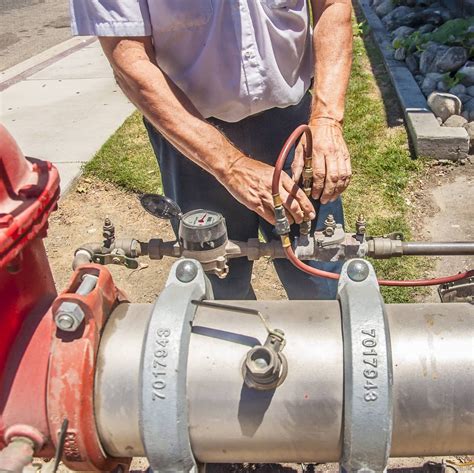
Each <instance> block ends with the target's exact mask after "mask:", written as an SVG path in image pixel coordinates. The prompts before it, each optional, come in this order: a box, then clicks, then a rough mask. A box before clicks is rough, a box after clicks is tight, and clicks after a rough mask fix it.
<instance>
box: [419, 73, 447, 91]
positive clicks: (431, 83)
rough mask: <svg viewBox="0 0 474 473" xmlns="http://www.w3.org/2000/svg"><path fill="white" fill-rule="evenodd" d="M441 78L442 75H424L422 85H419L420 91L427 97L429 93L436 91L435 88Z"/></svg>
mask: <svg viewBox="0 0 474 473" xmlns="http://www.w3.org/2000/svg"><path fill="white" fill-rule="evenodd" d="M442 77H443V75H442V74H437V73H436V72H430V73H429V74H426V76H425V78H424V80H423V83H422V84H421V91H422V92H423V93H424V94H425V95H426V96H427V97H428V95H430V94H431V92H434V91H435V90H436V86H437V84H438V82H439V81H440V79H441V78H442Z"/></svg>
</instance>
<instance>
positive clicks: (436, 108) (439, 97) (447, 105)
mask: <svg viewBox="0 0 474 473" xmlns="http://www.w3.org/2000/svg"><path fill="white" fill-rule="evenodd" d="M473 105H474V102H473ZM428 106H429V107H430V109H431V111H432V112H433V113H434V114H435V115H436V116H437V117H440V118H441V120H443V122H445V121H446V120H447V119H448V118H449V117H450V116H451V115H460V114H461V108H462V104H461V100H459V98H458V97H456V96H455V95H452V94H447V93H443V92H432V93H431V94H430V96H429V97H428Z"/></svg>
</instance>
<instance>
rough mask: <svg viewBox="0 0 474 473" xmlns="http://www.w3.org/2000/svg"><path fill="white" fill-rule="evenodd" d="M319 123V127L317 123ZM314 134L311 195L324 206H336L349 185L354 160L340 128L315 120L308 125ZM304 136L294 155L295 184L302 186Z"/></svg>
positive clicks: (334, 124)
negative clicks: (352, 160) (300, 183)
mask: <svg viewBox="0 0 474 473" xmlns="http://www.w3.org/2000/svg"><path fill="white" fill-rule="evenodd" d="M318 121H319V123H318ZM309 127H310V128H311V132H312V134H313V150H312V151H313V188H312V191H311V195H312V197H313V198H314V199H320V200H321V203H322V204H327V203H328V202H333V201H334V200H336V199H337V197H338V196H339V195H341V193H342V192H344V191H345V190H346V188H347V186H348V185H349V182H350V178H351V175H352V171H351V158H350V156H349V151H348V149H347V145H346V142H345V141H344V138H343V136H342V128H341V126H340V124H339V123H338V122H336V121H332V120H331V119H326V118H324V119H316V120H315V124H313V125H311V124H310V125H309ZM305 146H306V139H305V135H303V136H302V138H301V140H300V142H299V144H298V146H297V147H296V151H295V159H294V161H293V164H292V166H291V170H292V172H293V180H294V182H295V183H298V182H299V179H300V177H301V173H302V171H303V164H304V147H305Z"/></svg>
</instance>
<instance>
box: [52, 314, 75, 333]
mask: <svg viewBox="0 0 474 473" xmlns="http://www.w3.org/2000/svg"><path fill="white" fill-rule="evenodd" d="M73 326H74V319H73V318H72V317H71V316H70V315H69V314H59V315H58V316H57V317H56V327H58V328H59V329H61V330H64V331H65V332H68V331H70V330H71V329H72V327H73Z"/></svg>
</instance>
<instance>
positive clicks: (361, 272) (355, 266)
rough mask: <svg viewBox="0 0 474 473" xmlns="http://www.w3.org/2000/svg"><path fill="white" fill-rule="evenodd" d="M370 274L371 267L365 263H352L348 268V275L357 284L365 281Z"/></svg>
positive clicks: (357, 261)
mask: <svg viewBox="0 0 474 473" xmlns="http://www.w3.org/2000/svg"><path fill="white" fill-rule="evenodd" d="M369 272H370V269H369V265H368V264H367V263H366V262H365V261H361V260H356V261H351V262H350V263H349V265H348V266H347V275H348V276H349V278H350V279H352V280H353V281H355V282H362V281H365V280H366V279H367V277H368V275H369Z"/></svg>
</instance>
